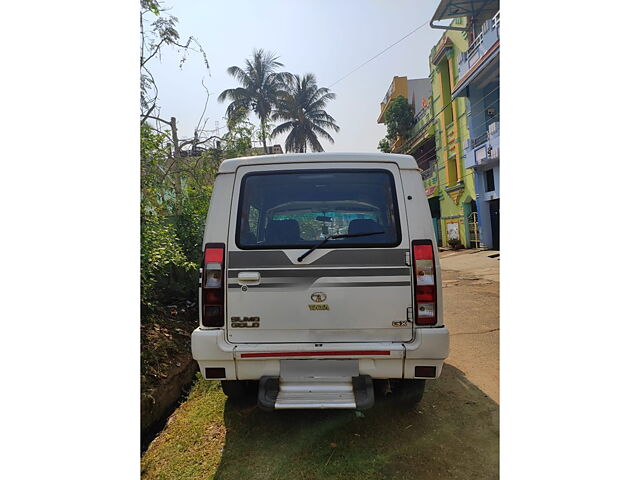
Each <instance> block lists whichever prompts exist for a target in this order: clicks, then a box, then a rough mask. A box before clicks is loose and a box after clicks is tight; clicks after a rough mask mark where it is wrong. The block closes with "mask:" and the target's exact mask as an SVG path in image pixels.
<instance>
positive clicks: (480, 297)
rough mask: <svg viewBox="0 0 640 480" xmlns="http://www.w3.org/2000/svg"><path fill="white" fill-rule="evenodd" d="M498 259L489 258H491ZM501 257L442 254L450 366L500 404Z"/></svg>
mask: <svg viewBox="0 0 640 480" xmlns="http://www.w3.org/2000/svg"><path fill="white" fill-rule="evenodd" d="M494 255H498V256H497V257H494V258H491V256H494ZM499 259H500V257H499V252H495V251H474V250H470V251H462V252H456V253H453V252H444V253H443V254H441V256H440V263H441V267H442V271H443V278H442V286H443V292H444V312H445V324H446V325H447V327H448V328H449V331H450V333H451V337H450V338H451V344H450V354H449V358H448V359H447V363H448V364H450V365H452V366H454V367H456V368H458V369H459V370H460V371H462V372H463V373H464V375H465V376H466V377H467V379H468V380H469V381H470V382H472V383H473V384H475V385H476V386H477V387H478V388H480V389H481V390H482V391H484V392H485V393H486V394H487V395H489V397H490V398H491V399H492V400H494V401H495V402H496V403H500V402H499V393H500V387H499V364H500V354H499V347H500V282H499V278H500V272H499V267H500V260H499Z"/></svg>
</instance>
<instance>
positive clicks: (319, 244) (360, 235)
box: [298, 232, 385, 262]
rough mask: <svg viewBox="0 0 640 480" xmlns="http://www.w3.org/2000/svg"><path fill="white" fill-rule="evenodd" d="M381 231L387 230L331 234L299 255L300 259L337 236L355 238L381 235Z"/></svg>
mask: <svg viewBox="0 0 640 480" xmlns="http://www.w3.org/2000/svg"><path fill="white" fill-rule="evenodd" d="M381 233H385V232H368V233H343V234H341V235H329V236H328V237H327V238H325V239H324V240H322V241H321V242H320V243H318V244H317V245H314V246H313V247H311V248H310V249H309V250H307V251H306V252H304V253H303V254H302V255H300V256H299V257H298V261H299V262H301V261H302V260H304V257H306V256H307V255H309V254H310V253H311V252H313V251H314V250H315V249H316V248H320V247H321V246H322V245H324V244H325V243H327V242H328V241H329V240H335V239H337V238H354V237H368V236H369V235H379V234H381Z"/></svg>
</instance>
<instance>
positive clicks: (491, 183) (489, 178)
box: [484, 168, 496, 192]
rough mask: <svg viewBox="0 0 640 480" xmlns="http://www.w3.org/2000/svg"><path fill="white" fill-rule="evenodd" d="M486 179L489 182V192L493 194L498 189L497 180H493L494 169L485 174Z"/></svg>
mask: <svg viewBox="0 0 640 480" xmlns="http://www.w3.org/2000/svg"><path fill="white" fill-rule="evenodd" d="M484 178H485V180H486V182H487V192H493V191H495V189H496V184H495V180H494V179H493V168H490V169H489V170H487V171H486V172H484Z"/></svg>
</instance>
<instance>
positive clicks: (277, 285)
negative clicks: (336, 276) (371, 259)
mask: <svg viewBox="0 0 640 480" xmlns="http://www.w3.org/2000/svg"><path fill="white" fill-rule="evenodd" d="M409 285H411V282H354V283H318V284H316V285H314V288H322V287H344V288H349V287H408V286H409ZM310 286H311V284H309V283H306V284H300V283H261V284H259V285H250V286H249V288H251V289H253V288H280V289H282V290H283V291H291V288H286V287H299V288H301V289H304V288H307V287H310ZM227 287H228V288H240V287H241V285H239V284H237V283H234V284H229V285H227Z"/></svg>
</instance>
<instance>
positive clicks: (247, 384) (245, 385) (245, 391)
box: [220, 380, 258, 403]
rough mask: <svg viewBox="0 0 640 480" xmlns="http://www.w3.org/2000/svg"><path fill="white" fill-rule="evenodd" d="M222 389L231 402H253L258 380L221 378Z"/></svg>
mask: <svg viewBox="0 0 640 480" xmlns="http://www.w3.org/2000/svg"><path fill="white" fill-rule="evenodd" d="M220 383H221V384H222V391H223V392H224V394H225V395H226V396H227V397H228V398H229V400H230V401H231V402H233V403H250V402H255V401H256V397H257V394H258V382H254V381H250V380H222V381H221V382H220Z"/></svg>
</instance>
